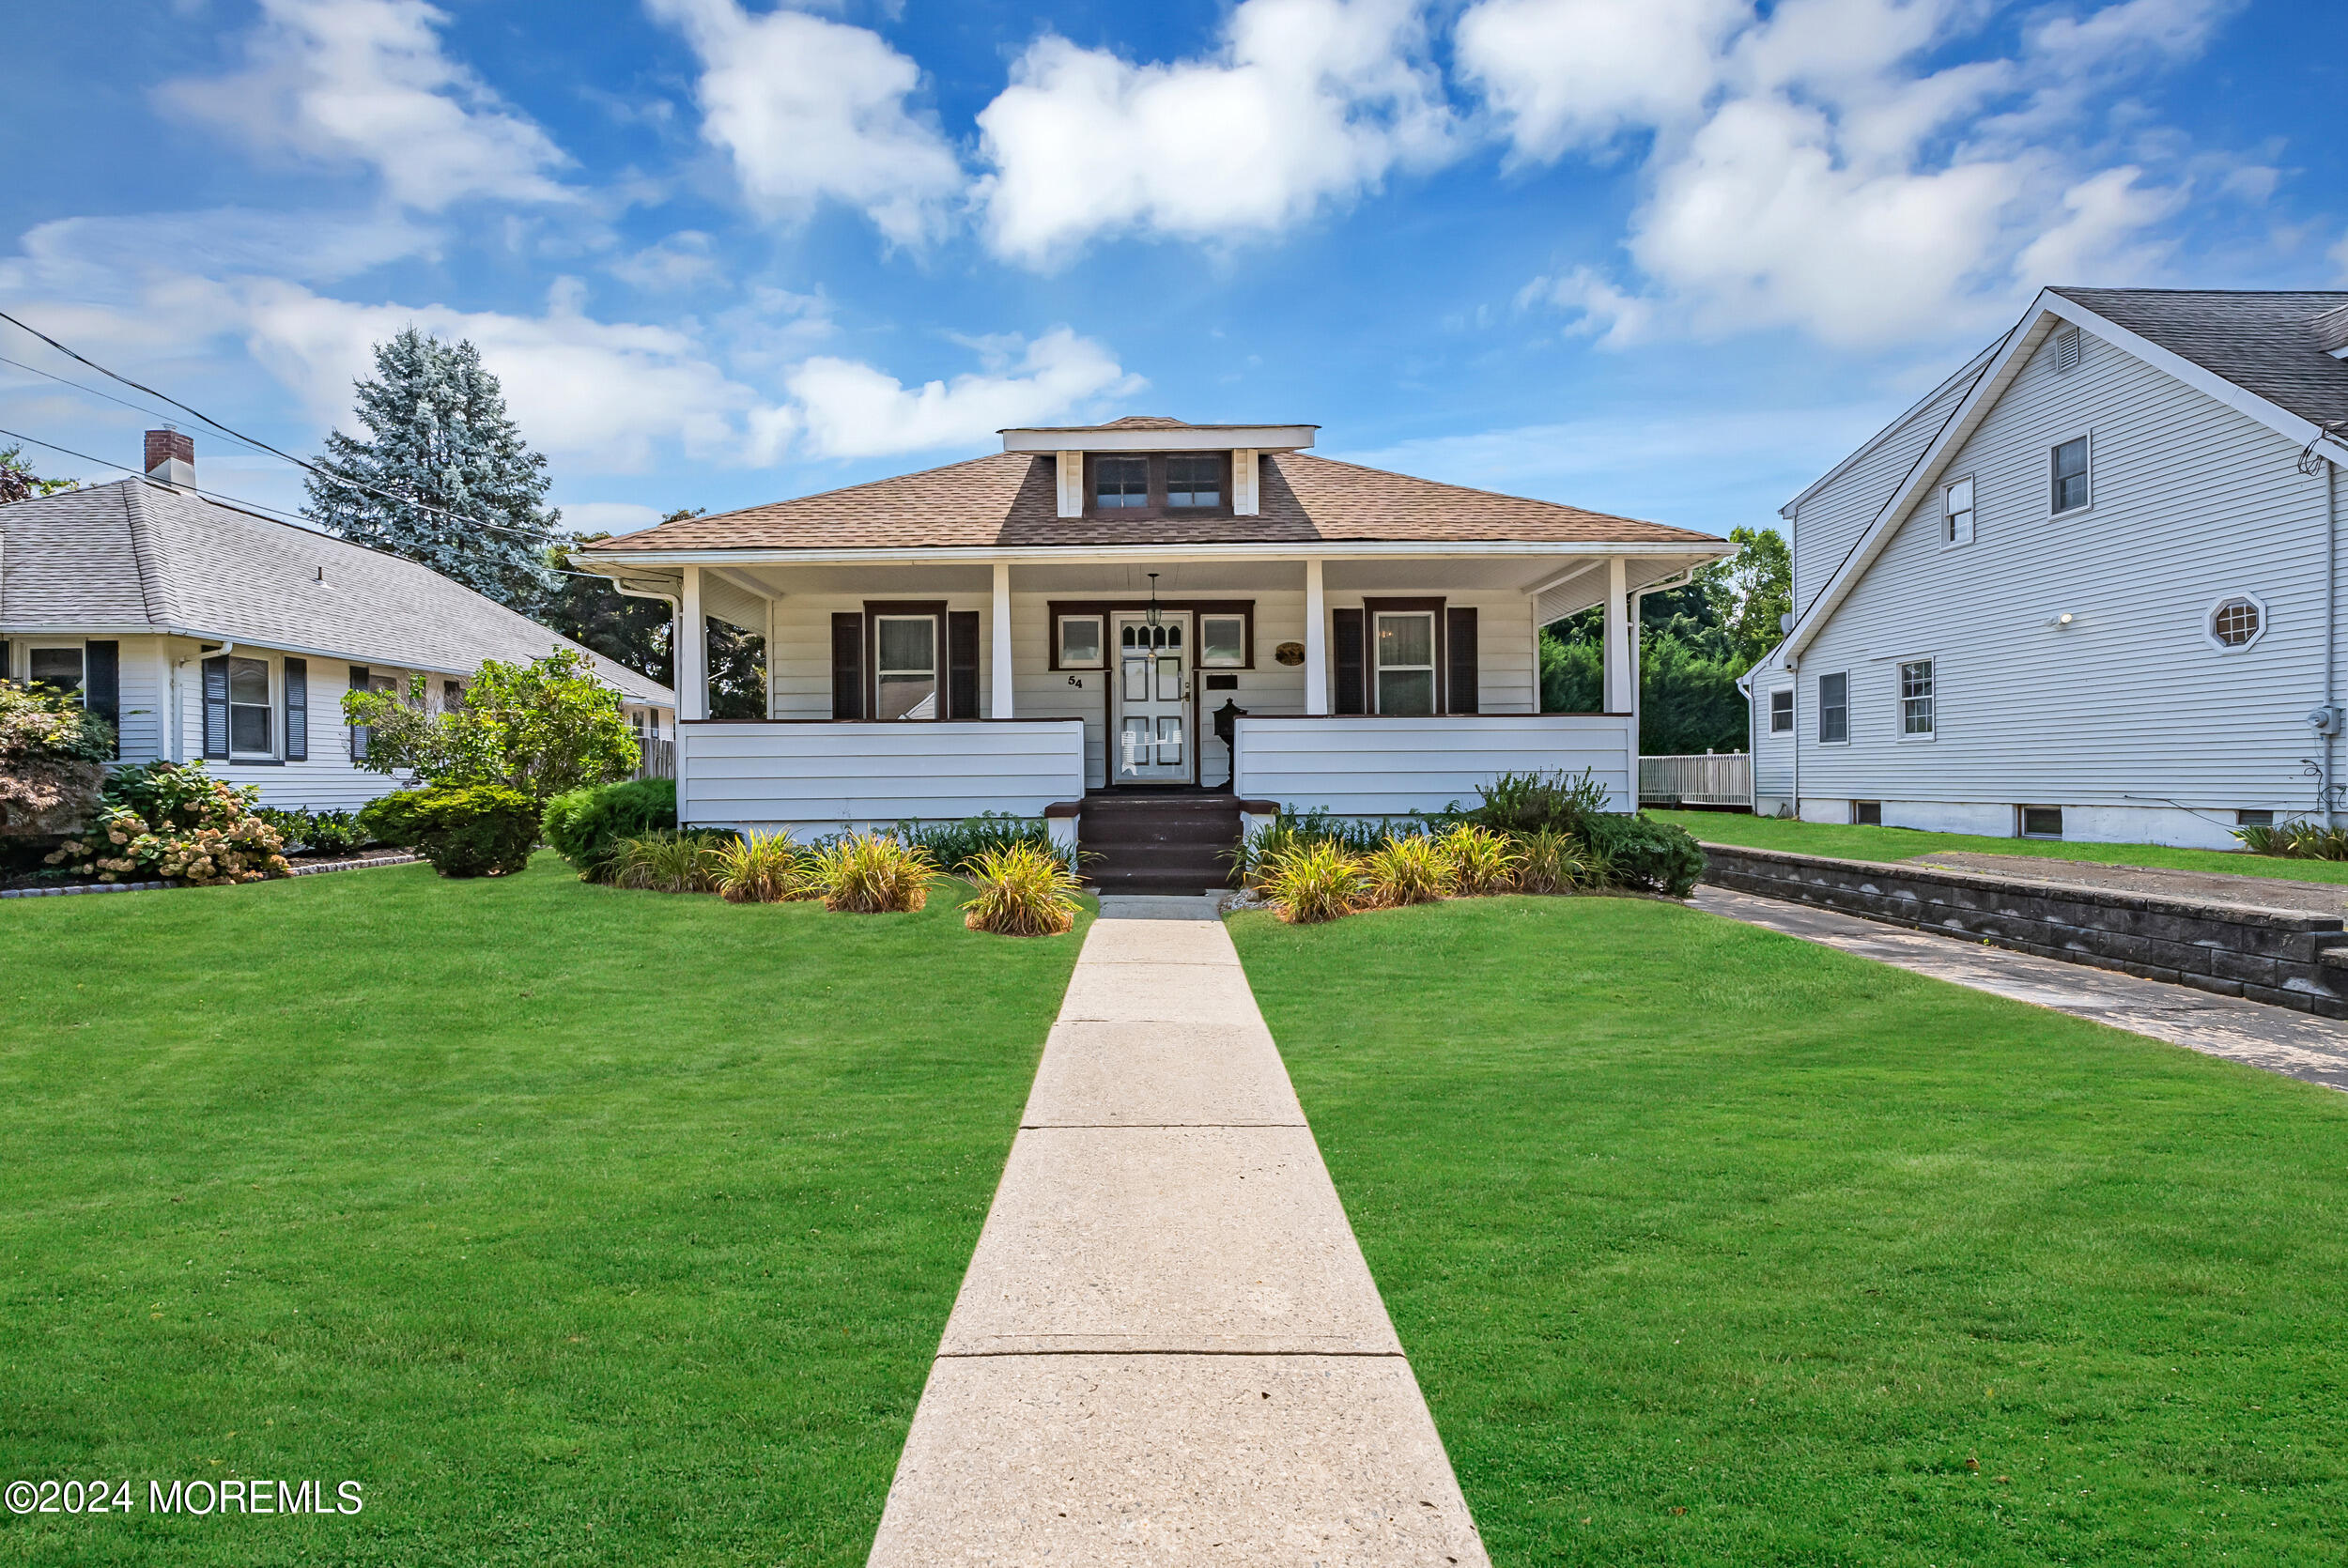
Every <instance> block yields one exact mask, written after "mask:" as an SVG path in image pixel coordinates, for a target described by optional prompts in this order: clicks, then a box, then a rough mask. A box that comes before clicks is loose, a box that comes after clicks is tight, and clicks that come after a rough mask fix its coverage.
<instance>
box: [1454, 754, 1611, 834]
mask: <svg viewBox="0 0 2348 1568" xmlns="http://www.w3.org/2000/svg"><path fill="white" fill-rule="evenodd" d="M1476 794H1477V795H1478V796H1479V797H1480V804H1478V805H1477V806H1476V807H1475V809H1474V810H1472V811H1469V812H1466V813H1464V816H1465V818H1466V820H1467V821H1469V822H1474V823H1475V824H1476V825H1477V826H1478V827H1488V828H1491V830H1492V831H1493V832H1495V833H1513V834H1519V835H1523V834H1531V833H1537V832H1540V831H1541V830H1542V829H1544V828H1547V829H1549V830H1551V831H1552V832H1556V833H1567V834H1571V835H1572V836H1573V837H1575V838H1583V837H1584V835H1583V831H1582V830H1583V824H1584V823H1585V822H1588V821H1589V820H1590V819H1591V818H1592V817H1595V816H1599V815H1600V814H1601V813H1603V812H1604V811H1605V809H1606V805H1607V799H1606V786H1605V785H1603V784H1600V783H1599V781H1598V779H1597V778H1596V776H1593V775H1592V774H1591V772H1590V770H1589V769H1587V768H1583V770H1582V771H1581V772H1580V773H1579V774H1570V773H1567V772H1565V771H1564V770H1563V769H1558V770H1556V771H1553V772H1549V773H1504V774H1501V775H1500V776H1497V777H1495V778H1494V779H1493V780H1492V781H1491V783H1489V784H1484V785H1479V786H1478V787H1477V788H1476Z"/></svg>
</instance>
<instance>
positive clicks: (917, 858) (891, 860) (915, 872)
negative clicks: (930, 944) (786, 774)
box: [810, 833, 937, 915]
mask: <svg viewBox="0 0 2348 1568" xmlns="http://www.w3.org/2000/svg"><path fill="white" fill-rule="evenodd" d="M936 874H937V868H936V866H935V864H934V863H933V862H932V861H931V859H930V855H929V852H928V851H927V850H925V849H923V848H921V846H919V844H906V843H902V842H900V841H899V840H897V839H895V838H889V837H888V836H887V835H885V834H878V833H852V834H849V835H847V836H846V837H844V838H836V839H834V840H832V841H831V842H830V843H828V844H826V845H823V846H822V847H820V848H819V849H817V851H816V852H815V861H814V866H813V868H812V869H811V874H810V880H811V882H812V884H813V885H814V887H815V890H816V893H817V896H818V897H820V898H821V899H823V900H824V907H825V908H826V909H829V910H839V911H842V912H844V913H847V914H850V915H909V914H911V913H912V912H913V911H915V910H917V909H919V908H921V907H922V906H923V905H924V904H926V903H928V902H929V897H930V879H931V878H932V877H934V876H935V875H936Z"/></svg>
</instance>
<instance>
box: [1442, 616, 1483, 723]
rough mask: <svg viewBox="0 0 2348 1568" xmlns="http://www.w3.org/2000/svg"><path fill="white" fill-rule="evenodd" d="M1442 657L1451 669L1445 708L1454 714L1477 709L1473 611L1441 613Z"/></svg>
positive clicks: (1475, 711)
mask: <svg viewBox="0 0 2348 1568" xmlns="http://www.w3.org/2000/svg"><path fill="white" fill-rule="evenodd" d="M1444 644H1445V649H1444V658H1445V660H1446V661H1447V669H1449V672H1450V676H1451V679H1450V682H1449V689H1448V690H1447V691H1445V692H1444V700H1445V702H1447V703H1448V704H1449V706H1448V708H1447V709H1446V710H1445V711H1446V712H1449V713H1455V714H1473V713H1480V712H1482V709H1481V708H1480V707H1479V706H1478V705H1477V702H1476V698H1477V691H1476V685H1477V681H1476V671H1475V611H1474V610H1472V609H1454V610H1448V611H1445V612H1444Z"/></svg>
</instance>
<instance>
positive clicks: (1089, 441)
mask: <svg viewBox="0 0 2348 1568" xmlns="http://www.w3.org/2000/svg"><path fill="white" fill-rule="evenodd" d="M1320 428H1321V426H1319V425H1317V424H1190V423H1185V422H1183V421H1182V420H1178V419H1169V418H1167V417H1166V416H1165V415H1163V414H1133V415H1129V416H1127V417H1126V418H1124V419H1120V420H1111V421H1110V422H1109V423H1106V424H1068V425H1033V426H1023V427H1017V428H1013V429H1009V430H1004V431H1001V432H999V434H1000V435H1001V436H1002V438H1003V450H1004V451H1005V452H1031V453H1039V454H1041V453H1052V454H1053V461H1054V470H1055V475H1056V477H1057V479H1058V492H1059V515H1061V516H1063V517H1082V516H1085V515H1088V514H1089V513H1090V512H1091V511H1093V510H1094V508H1093V507H1092V506H1091V505H1090V504H1089V503H1090V502H1091V501H1092V500H1093V497H1092V490H1093V484H1094V480H1093V475H1092V472H1091V470H1092V468H1093V464H1092V463H1091V462H1090V461H1089V459H1093V458H1096V457H1097V456H1099V455H1100V454H1104V453H1106V454H1109V455H1110V456H1111V458H1112V464H1113V466H1116V467H1120V469H1121V468H1126V467H1131V466H1132V465H1130V464H1127V463H1123V462H1122V461H1121V460H1122V459H1124V458H1128V457H1132V458H1139V459H1142V460H1144V462H1145V465H1146V471H1147V472H1148V473H1149V474H1150V475H1151V476H1152V477H1151V480H1150V482H1149V483H1150V485H1151V490H1150V492H1149V493H1150V494H1151V495H1152V496H1156V495H1157V493H1158V492H1159V491H1161V490H1163V491H1164V492H1165V495H1164V496H1163V497H1160V498H1159V501H1158V504H1162V503H1163V502H1164V501H1165V500H1169V499H1170V498H1171V496H1172V495H1173V494H1175V493H1176V491H1175V489H1174V484H1173V481H1172V477H1171V470H1170V469H1167V463H1168V460H1169V459H1179V458H1181V457H1182V456H1183V455H1184V454H1200V453H1217V454H1225V453H1228V483H1229V492H1228V503H1227V504H1228V506H1229V509H1230V512H1231V515H1234V516H1239V517H1253V516H1255V515H1257V514H1258V510H1259V508H1258V504H1257V496H1256V459H1257V457H1258V456H1259V454H1261V453H1266V452H1275V453H1276V452H1300V451H1302V450H1304V449H1305V448H1306V447H1309V446H1311V445H1312V444H1313V432H1314V431H1316V430H1319V429H1320ZM1174 466H1175V467H1177V468H1179V467H1181V465H1180V464H1179V463H1176V464H1175V465H1174ZM1161 469H1166V470H1167V472H1166V473H1164V474H1161V472H1160V470H1161ZM1128 483H1129V481H1127V480H1125V479H1123V478H1121V477H1120V479H1119V480H1118V482H1117V487H1118V488H1119V489H1120V492H1121V491H1122V490H1123V489H1124V487H1125V485H1126V484H1128ZM1119 499H1120V500H1123V499H1124V498H1123V496H1122V494H1121V493H1120V497H1119Z"/></svg>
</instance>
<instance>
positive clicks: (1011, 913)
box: [962, 842, 1084, 936]
mask: <svg viewBox="0 0 2348 1568" xmlns="http://www.w3.org/2000/svg"><path fill="white" fill-rule="evenodd" d="M967 874H968V876H969V878H970V882H971V884H972V885H973V886H975V887H976V888H978V890H979V891H978V896H977V897H976V898H974V899H971V900H970V901H969V902H968V903H967V904H965V905H964V906H963V911H962V923H963V924H964V925H965V926H967V927H968V928H969V929H970V930H974V931H993V932H994V933H995V934H996V935H997V936H1058V935H1060V934H1061V933H1063V932H1065V931H1066V930H1069V929H1070V928H1071V927H1073V926H1074V925H1075V923H1076V908H1077V905H1076V895H1077V894H1078V893H1079V892H1080V891H1082V889H1083V886H1084V884H1082V883H1081V882H1079V881H1077V880H1076V875H1075V873H1074V871H1071V870H1070V869H1068V867H1067V865H1066V863H1065V862H1063V861H1062V860H1061V859H1060V857H1059V856H1058V855H1057V854H1054V853H1052V852H1051V851H1050V850H1049V849H1047V848H1044V847H1042V846H1039V845H1036V844H1030V843H1026V842H1020V843H1012V844H1005V845H1003V846H1002V847H1001V848H999V849H991V850H981V851H980V852H979V853H977V854H975V855H973V856H971V857H970V859H969V861H968V863H967Z"/></svg>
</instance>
